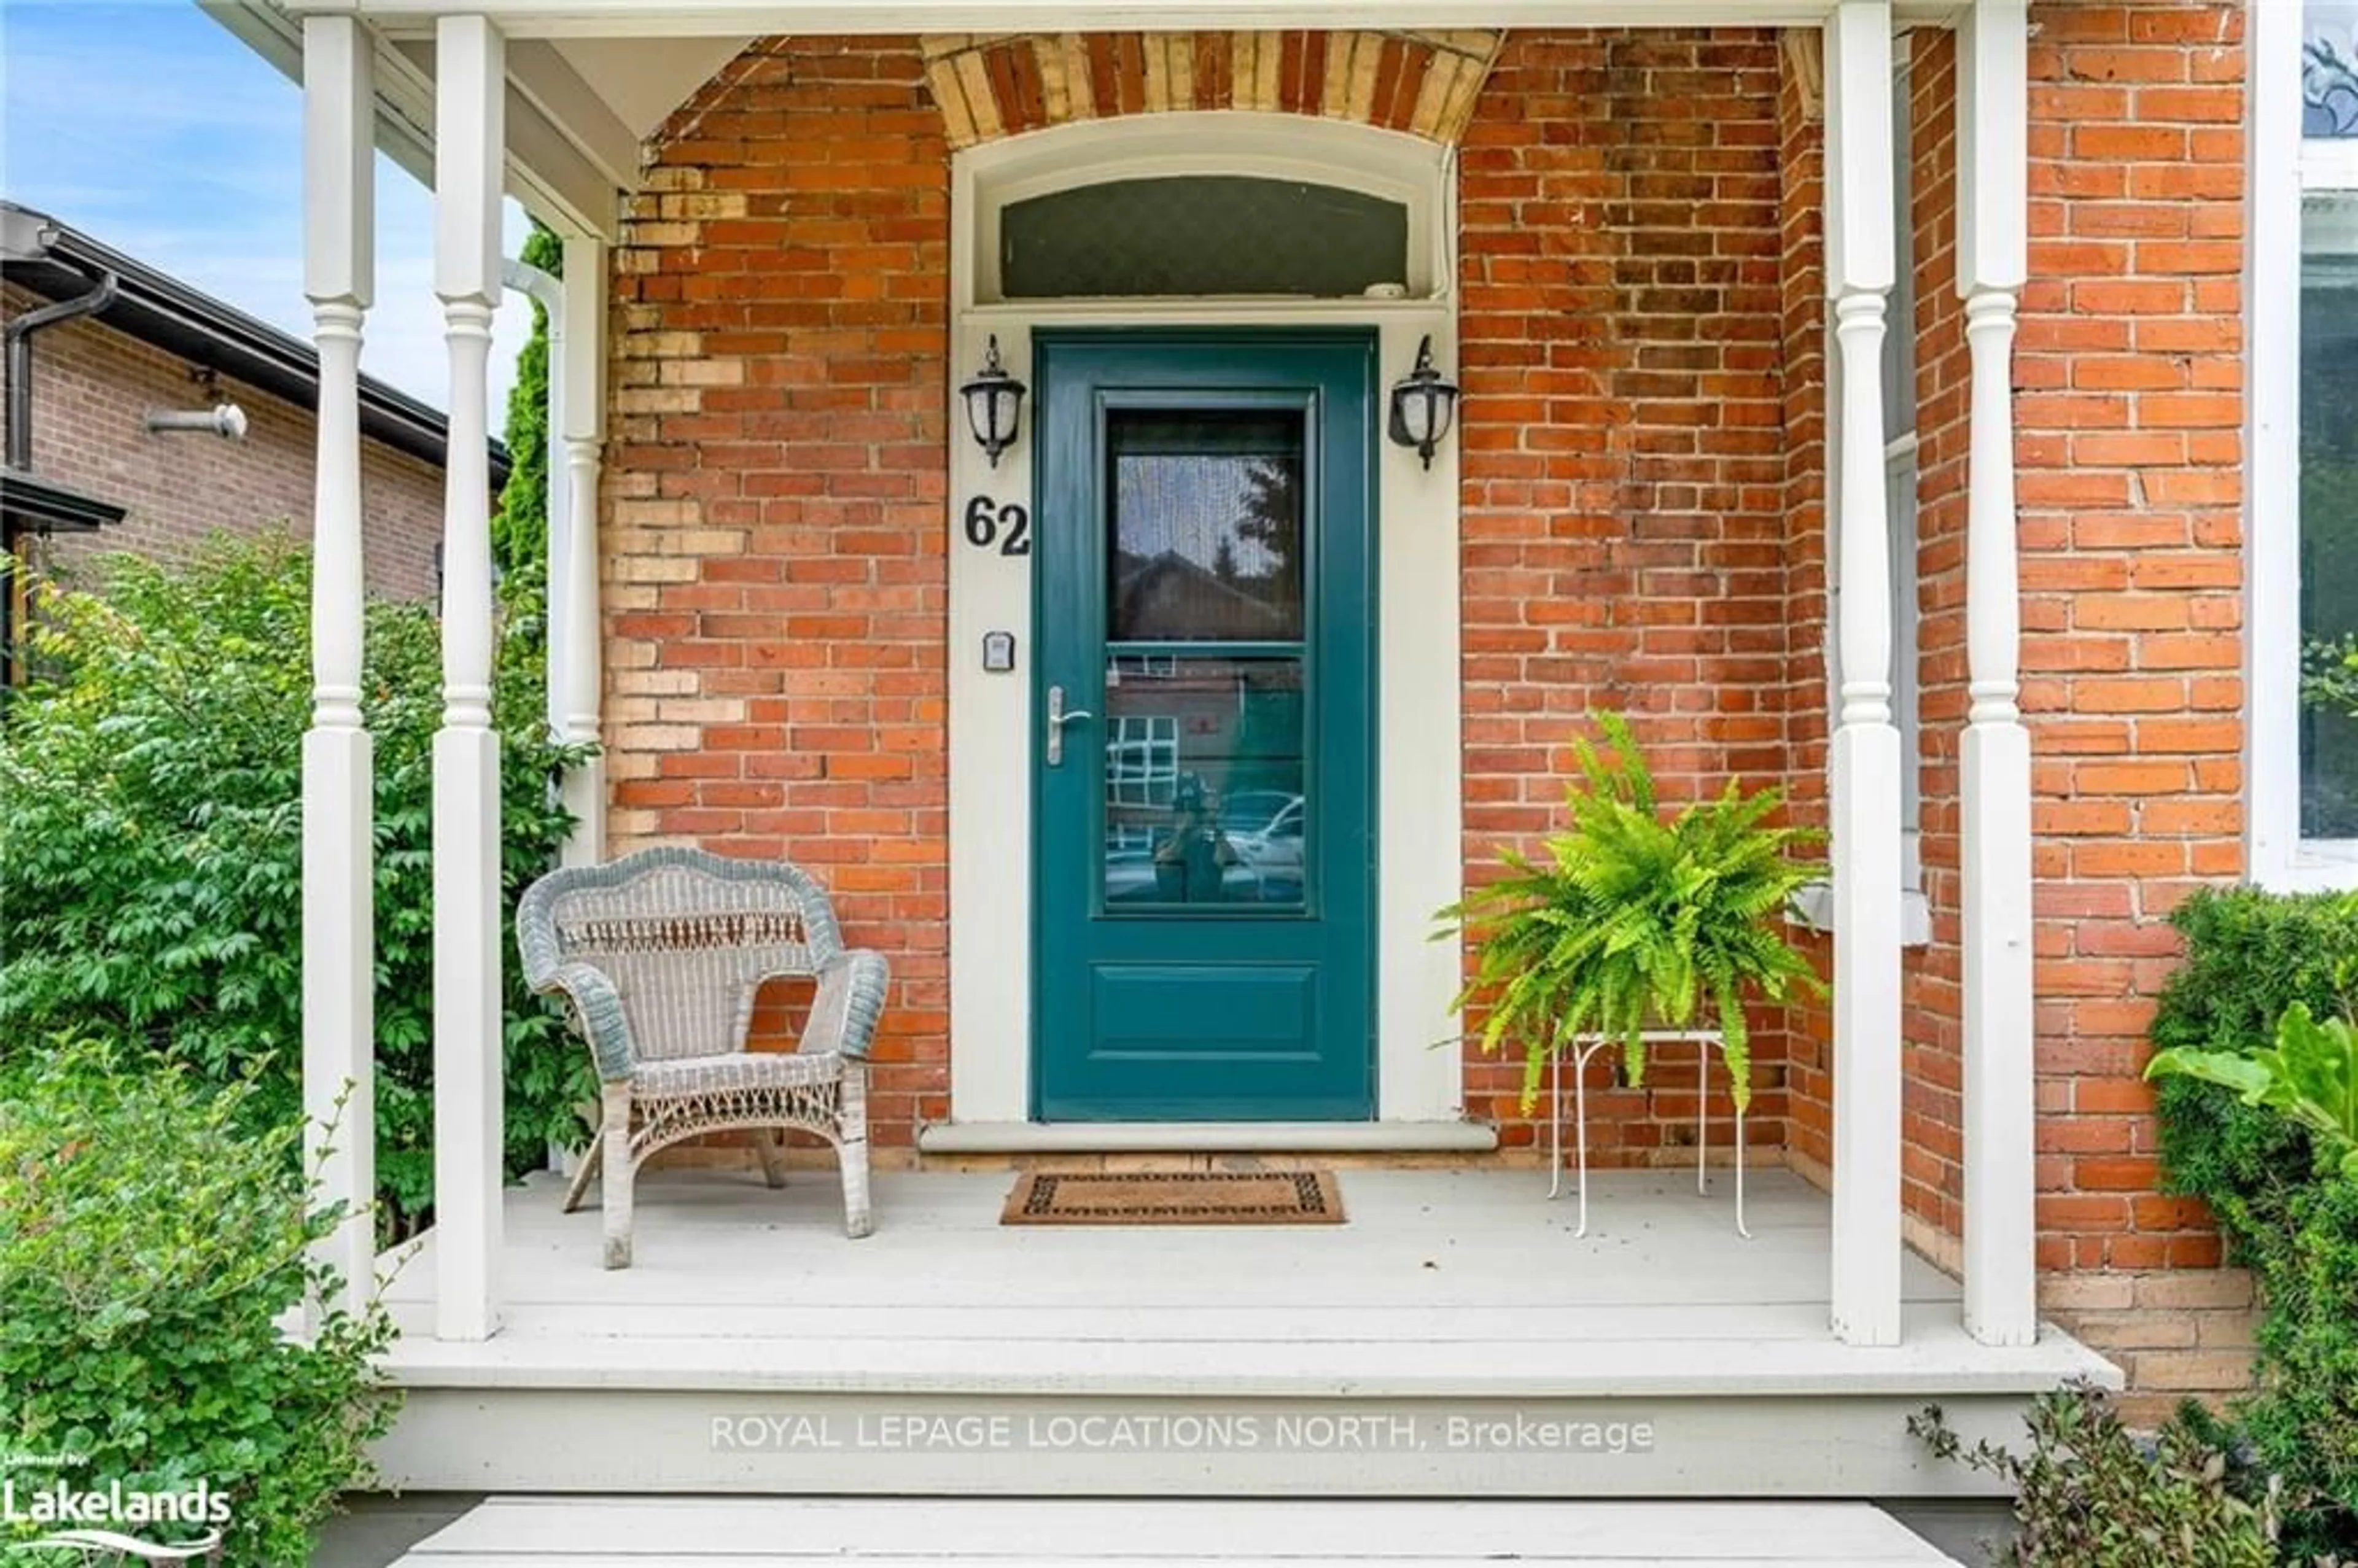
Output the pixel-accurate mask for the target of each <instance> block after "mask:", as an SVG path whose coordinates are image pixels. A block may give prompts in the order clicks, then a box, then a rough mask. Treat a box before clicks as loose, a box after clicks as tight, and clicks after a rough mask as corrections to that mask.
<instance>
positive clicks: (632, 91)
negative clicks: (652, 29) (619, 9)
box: [552, 33, 759, 140]
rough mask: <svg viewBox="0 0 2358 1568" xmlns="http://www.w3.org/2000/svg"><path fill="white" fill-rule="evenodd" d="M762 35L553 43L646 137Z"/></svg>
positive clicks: (633, 130)
mask: <svg viewBox="0 0 2358 1568" xmlns="http://www.w3.org/2000/svg"><path fill="white" fill-rule="evenodd" d="M758 36H759V35H757V34H750V33H748V34H722V35H719V36H718V37H711V38H702V37H698V38H557V39H555V40H554V41H553V44H552V47H553V48H554V49H556V51H557V55H558V56H559V57H561V58H562V59H564V61H565V63H566V64H567V65H568V66H570V67H572V68H573V71H574V73H575V74H576V75H577V76H579V78H580V79H581V81H582V83H583V84H584V85H585V86H587V87H588V88H589V89H590V92H594V93H596V94H597V95H598V97H599V98H600V99H601V100H602V101H603V102H604V103H605V106H606V108H607V109H608V110H610V111H611V113H612V114H613V115H614V117H615V118H616V119H618V120H620V121H621V122H622V124H624V125H626V126H628V127H629V129H630V132H631V134H632V135H634V136H636V137H638V138H640V139H641V140H644V139H645V138H646V137H648V136H651V135H654V133H655V128H656V127H657V126H659V125H661V124H663V123H664V121H665V118H667V117H668V116H669V115H670V114H671V112H672V111H673V110H675V109H676V108H678V107H679V106H680V104H681V103H685V102H686V101H687V97H688V95H689V94H690V93H692V92H695V91H696V90H697V89H698V88H699V87H701V86H703V85H704V84H705V83H706V82H707V81H710V80H711V79H712V76H713V74H714V73H715V72H717V71H718V70H719V69H720V68H721V67H722V66H724V65H727V64H728V63H729V62H730V60H732V59H736V58H737V56H738V54H739V53H741V51H742V50H743V49H744V48H745V46H746V45H748V44H750V43H752V41H753V39H754V38H756V37H758Z"/></svg>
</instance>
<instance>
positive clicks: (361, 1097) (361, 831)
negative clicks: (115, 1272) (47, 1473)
mask: <svg viewBox="0 0 2358 1568" xmlns="http://www.w3.org/2000/svg"><path fill="white" fill-rule="evenodd" d="M370 59H371V55H370V46H369V39H368V36H367V34H366V33H365V32H364V31H363V30H362V27H360V25H359V24H358V23H356V22H354V21H352V19H351V18H350V17H345V16H314V17H311V18H310V19H309V20H308V21H306V22H305V23H304V24H303V292H304V294H305V295H306V296H308V297H309V299H310V301H311V320H312V338H313V341H315V342H316V343H317V345H318V347H319V418H318V421H317V427H316V439H317V442H318V453H317V461H316V469H315V473H314V483H315V486H316V492H315V493H316V499H315V501H314V504H313V509H312V520H311V727H310V729H309V730H307V731H306V732H305V733H304V736H303V1116H304V1122H305V1126H306V1130H307V1136H306V1138H305V1143H304V1152H305V1156H306V1159H307V1162H308V1164H309V1166H310V1167H311V1168H312V1169H313V1170H315V1171H316V1172H318V1173H319V1181H320V1190H319V1197H320V1199H321V1201H322V1202H323V1203H326V1204H329V1205H341V1206H344V1207H345V1208H346V1209H347V1210H348V1211H349V1217H348V1218H347V1219H346V1220H345V1221H344V1223H343V1224H341V1225H340V1226H339V1227H337V1228H336V1230H335V1231H334V1232H333V1234H331V1235H330V1237H329V1238H327V1239H326V1240H325V1241H324V1242H323V1243H322V1244H321V1245H320V1248H319V1255H320V1258H321V1260H322V1261H324V1262H326V1263H327V1264H329V1265H330V1267H332V1268H333V1269H334V1270H335V1271H336V1272H337V1273H338V1275H340V1276H341V1280H342V1284H341V1289H340V1291H339V1293H338V1295H337V1297H336V1299H335V1300H334V1301H332V1302H322V1303H314V1306H315V1309H316V1308H319V1307H327V1308H342V1309H344V1310H347V1311H358V1310H359V1309H360V1308H361V1307H362V1305H363V1303H365V1302H366V1300H367V1298H368V1296H369V1294H370V1293H371V1292H373V1289H374V1286H375V1278H376V1217H375V1213H374V1207H373V1205H374V1198H375V1191H376V1098H375V1084H376V1006H375V987H376V980H375V976H376V959H375V922H376V914H375V909H376V901H375V884H376V855H375V849H374V837H375V806H374V793H375V753H374V749H373V743H372V741H370V738H369V732H368V730H367V728H366V727H365V726H364V724H363V723H362V719H361V629H362V610H363V586H362V585H363V581H364V579H363V575H362V560H361V551H362V527H361V518H362V511H361V404H360V374H361V328H362V320H363V319H364V318H365V317H366V315H367V312H368V307H369V298H370V295H371V293H372V292H373V288H374V274H375V260H376V254H375V253H376V238H375V217H374V214H375V206H376V200H375V189H374V185H373V178H372V177H373V173H374V167H375V147H374V144H373V142H372V140H371V135H372V129H373V120H374V116H375V103H376V98H375V92H374V91H373V86H372V84H371V81H370V69H369V67H370ZM315 1321H316V1319H315Z"/></svg>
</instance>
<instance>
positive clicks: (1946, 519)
mask: <svg viewBox="0 0 2358 1568" xmlns="http://www.w3.org/2000/svg"><path fill="white" fill-rule="evenodd" d="M1910 43H1911V50H1910V53H1911V61H1910V68H1909V88H1910V95H1909V148H1910V151H1911V154H1912V158H1911V168H1910V170H1909V189H1910V191H1911V192H1912V195H1913V198H1914V200H1913V203H1912V206H1913V213H1912V227H1913V231H1914V233H1915V236H1916V243H1915V247H1914V252H1913V254H1912V255H1911V256H1909V258H1908V263H1909V266H1910V267H1911V269H1912V276H1913V277H1914V280H1915V294H1916V313H1915V319H1914V320H1913V321H1911V322H1907V323H1895V327H1896V328H1904V330H1911V331H1912V332H1913V333H1914V334H1915V340H1914V341H1915V359H1916V385H1915V397H1916V440H1917V452H1916V582H1917V588H1916V613H1917V618H1918V620H1917V629H1916V636H1917V653H1916V683H1917V718H1918V725H1919V731H1918V741H1917V752H1916V757H1915V763H1916V769H1917V780H1918V784H1919V785H1920V791H1921V801H1922V808H1921V816H1920V828H1921V845H1920V852H1921V860H1922V864H1923V888H1924V895H1925V900H1926V902H1927V903H1929V904H1930V906H1931V915H1932V921H1931V926H1932V931H1931V942H1930V943H1929V944H1927V945H1926V946H1921V947H1912V948H1909V950H1908V953H1907V978H1906V985H1905V989H1904V991H1903V993H1902V997H1901V1010H1902V1011H1901V1024H1900V1026H1901V1029H1902V1032H1903V1033H1904V1034H1905V1036H1906V1040H1907V1045H1906V1049H1905V1052H1904V1054H1903V1055H1902V1057H1901V1071H1902V1073H1903V1074H1904V1076H1905V1079H1906V1084H1905V1088H1904V1090H1903V1093H1902V1098H1901V1111H1900V1116H1901V1121H1900V1126H1901V1137H1902V1147H1903V1149H1904V1150H1905V1153H1904V1154H1903V1156H1902V1168H1901V1183H1902V1185H1901V1199H1902V1201H1903V1203H1904V1204H1905V1205H1906V1206H1907V1212H1908V1214H1909V1217H1910V1218H1911V1219H1913V1220H1915V1221H1917V1222H1919V1224H1920V1226H1921V1227H1926V1228H1922V1229H1914V1227H1911V1229H1914V1238H1915V1239H1916V1240H1917V1241H1918V1243H1919V1244H1920V1245H1922V1246H1924V1247H1925V1249H1926V1250H1928V1251H1930V1252H1931V1253H1932V1254H1933V1255H1934V1256H1936V1257H1940V1258H1942V1259H1943V1260H1950V1258H1951V1257H1952V1249H1948V1248H1947V1247H1945V1246H1944V1245H1942V1243H1940V1242H1938V1241H1935V1240H1933V1239H1932V1238H1935V1237H1938V1238H1955V1237H1960V1236H1962V1235H1963V1224H1964V1220H1963V1201H1964V1166H1963V1156H1964V1141H1963V1138H1964V1134H1963V1128H1964V1103H1963V1093H1964V1057H1963V971H1964V957H1963V950H1962V948H1961V946H1960V944H1961V943H1962V942H1963V936H1964V932H1963V884H1962V882H1961V881H1960V871H1959V867H1960V866H1961V865H1962V863H1963V862H1962V861H1961V860H1960V858H1959V855H1960V849H1959V839H1958V831H1959V822H1960V818H1959V800H1958V790H1959V772H1958V770H1959V766H1960V763H1959V753H1960V750H1961V748H1962V745H1963V733H1964V725H1965V708H1966V707H1967V701H1966V696H1965V477H1966V469H1965V459H1966V451H1967V446H1968V442H1969V440H1970V434H1971V433H1970V430H1969V428H1968V426H1969V423H1970V418H1971V415H1972V406H1971V403H1970V401H1969V400H1970V398H1971V395H1972V383H1971V381H1970V378H1969V371H1970V367H1969V365H1968V363H1967V361H1966V357H1965V330H1964V329H1965V315H1964V302H1963V300H1961V299H1959V298H1958V297H1957V287H1956V279H1957V270H1956V249H1957V218H1956V213H1957V200H1956V196H1957V189H1956V171H1957V114H1956V103H1957V92H1956V89H1957V55H1956V40H1955V37H1954V35H1952V34H1950V33H1946V32H1937V31H1931V30H1925V31H1920V32H1918V33H1916V34H1914V35H1913V36H1912V38H1911V39H1910Z"/></svg>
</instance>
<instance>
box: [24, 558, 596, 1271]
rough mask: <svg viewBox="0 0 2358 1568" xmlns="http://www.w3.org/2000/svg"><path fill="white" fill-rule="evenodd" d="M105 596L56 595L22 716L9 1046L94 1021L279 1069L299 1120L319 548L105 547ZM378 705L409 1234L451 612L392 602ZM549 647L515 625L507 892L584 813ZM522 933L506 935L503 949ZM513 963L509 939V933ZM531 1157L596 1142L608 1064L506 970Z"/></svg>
mask: <svg viewBox="0 0 2358 1568" xmlns="http://www.w3.org/2000/svg"><path fill="white" fill-rule="evenodd" d="M96 571H97V578H96V582H95V589H94V590H93V591H77V590H75V589H70V588H67V587H65V586H63V585H61V584H57V583H48V584H42V585H40V586H39V587H38V600H39V607H40V608H39V616H38V625H37V629H36V630H35V632H34V633H33V638H32V654H33V662H34V665H35V676H34V678H33V680H32V681H31V682H30V683H29V684H28V686H27V688H26V689H25V690H23V691H22V692H20V693H19V694H18V697H17V698H16V701H15V702H14V703H13V704H12V706H11V708H10V710H9V713H8V721H7V723H6V724H5V726H0V1022H5V1033H0V1052H5V1050H6V1049H7V1048H8V1047H7V1045H6V1044H5V1042H7V1041H16V1042H20V1043H21V1042H24V1041H28V1040H33V1039H37V1038H40V1037H42V1036H44V1035H47V1034H49V1033H58V1032H60V1031H70V1032H72V1033H77V1034H95V1035H99V1036H101V1037H103V1038H105V1039H108V1040H110V1041H113V1042H114V1043H116V1044H122V1045H124V1046H128V1047H133V1048H136V1049H139V1050H142V1051H146V1052H148V1053H151V1054H155V1055H157V1056H158V1057H162V1058H166V1059H168V1060H172V1061H177V1062H181V1063H184V1064H186V1065H188V1066H189V1068H191V1069H192V1070H193V1071H195V1072H196V1073H197V1074H199V1075H200V1076H201V1077H203V1078H204V1079H206V1080H207V1081H210V1082H213V1083H228V1082H231V1081H234V1080H237V1079H240V1078H242V1077H243V1076H245V1075H246V1073H247V1071H248V1069H249V1068H252V1067H254V1066H256V1065H265V1064H266V1068H265V1070H264V1071H262V1072H261V1073H260V1075H259V1076H257V1077H256V1079H255V1088H254V1094H253V1095H252V1097H251V1098H249V1099H248V1100H247V1101H246V1102H245V1103H246V1104H247V1106H248V1108H249V1110H250V1112H251V1113H252V1115H253V1117H254V1127H255V1128H257V1129H259V1128H263V1127H278V1126H284V1125H287V1124H288V1123H290V1122H291V1121H292V1120H293V1119H296V1118H297V1117H298V1116H299V1106H300V1103H301V1102H300V1086H299V1083H298V1080H297V1074H298V1069H299V1064H300V1057H301V1038H302V1031H301V1020H302V995H301V957H302V954H301V946H302V944H301V920H302V910H301V904H302V898H301V888H302V808H301V788H302V784H301V779H302V765H301V764H302V757H301V752H302V735H303V731H304V729H305V727H306V726H307V725H308V722H309V716H310V674H309V660H308V656H307V654H308V647H309V639H310V608H309V596H310V570H309V558H308V555H306V554H305V553H304V552H303V551H302V550H300V549H298V548H297V547H296V546H292V545H290V544H289V543H287V541H286V540H285V539H284V538H280V537H268V538H264V539H261V540H255V541H247V542H222V543H220V544H217V545H215V546H212V547H211V548H210V549H209V550H208V551H207V553H206V554H205V555H204V556H203V557H202V558H201V559H200V561H199V562H198V563H197V564H195V565H194V566H191V567H189V568H186V569H170V568H163V567H158V566H156V565H154V564H151V563H149V562H146V561H142V560H138V559H136V558H134V557H108V558H106V559H104V560H103V562H101V563H99V565H98V566H97V568H96ZM365 643H366V668H365V675H364V691H363V696H362V706H363V708H364V711H365V713H366V717H367V720H368V725H369V728H370V730H371V731H372V733H373V735H374V737H375V756H376V795H375V809H376V886H375V897H376V967H377V985H376V1063H377V1081H376V1110H377V1175H378V1184H379V1186H378V1194H379V1198H380V1201H381V1214H382V1217H383V1219H384V1229H385V1231H386V1232H387V1234H389V1235H395V1234H406V1232H408V1231H409V1230H411V1229H414V1228H415V1227H416V1225H417V1223H418V1222H419V1220H420V1218H421V1217H422V1215H423V1211H424V1210H425V1209H426V1208H427V1206H428V1205H429V1204H430V1202H431V1199H432V1185H433V1158H432V1152H431V1135H432V1123H433V1104H432V1087H431V1076H430V1075H431V1071H432V1060H433V1050H432V1028H433V1019H432V997H433V951H432V932H433V909H432V896H433V893H432V879H431V860H430V845H431V813H430V797H431V793H432V792H431V774H432V770H431V742H432V738H433V734H434V730H435V729H436V727H437V726H438V724H439V722H440V719H441V673H440V667H439V666H440V653H439V633H438V626H437V623H436V622H435V620H434V617H433V614H432V611H431V610H430V609H429V608H428V607H427V606H424V605H418V604H395V603H373V604H372V605H371V606H370V607H369V611H368V619H367V623H366V636H365ZM544 683H545V676H544V674H543V670H542V654H541V652H540V648H539V645H538V641H537V638H536V636H535V635H531V634H527V633H525V632H523V631H520V630H519V629H518V628H517V627H516V626H515V625H514V624H513V623H505V624H503V634H502V636H501V638H500V641H499V643H498V665H497V669H496V673H495V689H494V693H493V697H492V719H493V723H494V725H495V726H496V728H497V729H498V730H499V732H500V737H501V742H502V748H501V750H502V763H501V811H502V820H503V873H504V888H503V907H504V908H505V909H507V910H509V911H513V909H514V901H515V898H516V895H517V894H518V893H520V892H522V890H523V887H524V885H525V882H526V881H529V880H530V879H531V878H532V877H534V876H535V875H537V874H538V873H539V872H540V871H542V870H543V869H544V868H545V867H546V865H547V864H548V863H549V860H550V859H551V857H552V856H553V855H554V853H555V851H556V849H557V845H558V843H559V842H560V841H561V840H562V838H563V835H564V833H565V831H566V830H567V828H568V826H569V823H568V818H567V817H566V816H565V814H564V813H563V812H562V810H561V809H560V808H559V807H558V806H557V805H556V804H555V802H554V800H553V798H552V795H551V792H550V789H549V784H550V781H551V778H552V775H553V774H554V773H555V771H556V770H557V768H559V767H560V766H562V765H563V764H564V763H566V762H568V761H569V760H571V759H572V758H573V756H574V753H571V752H565V751H563V750H560V749H559V748H557V746H555V745H553V744H552V743H551V742H550V741H548V739H547V737H546V726H545V722H544V709H545V701H546V699H545V697H544V696H543V691H544V688H545V687H544ZM504 941H505V938H504V937H503V944H504ZM503 950H504V951H512V948H505V949H503ZM507 969H508V992H507V1005H506V1013H505V1030H504V1033H505V1050H506V1060H507V1083H508V1107H507V1128H506V1135H507V1150H508V1156H509V1162H510V1167H511V1169H512V1170H514V1171H521V1170H523V1169H525V1168H527V1167H529V1166H531V1165H534V1164H536V1163H538V1162H541V1161H542V1160H543V1159H544V1158H545V1156H546V1146H547V1141H549V1140H550V1139H551V1138H558V1139H564V1140H568V1141H574V1142H578V1141H579V1139H580V1136H581V1128H580V1123H579V1119H578V1118H577V1117H576V1116H575V1114H574V1112H573V1110H572V1107H573V1106H574V1105H575V1104H576V1103H578V1102H579V1101H580V1100H582V1099H584V1098H594V1091H593V1090H592V1089H591V1088H590V1082H589V1074H588V1069H587V1067H586V1065H585V1061H584V1054H583V1053H582V1052H580V1051H579V1049H578V1048H575V1047H573V1046H571V1045H569V1044H568V1043H567V1042H566V1041H565V1039H564V1028H563V1024H562V1022H561V1020H560V1019H559V1018H558V1017H557V1015H556V1014H555V1013H554V1012H553V1011H551V1010H550V1009H548V1008H547V1007H546V1005H545V1004H543V1003H541V1002H540V1001H538V1000H535V999H534V998H533V997H531V996H530V995H529V994H528V993H527V992H525V989H523V987H522V985H521V983H520V981H519V980H518V979H517V978H516V975H515V967H514V963H513V962H510V963H509V964H508V966H507Z"/></svg>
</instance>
